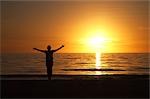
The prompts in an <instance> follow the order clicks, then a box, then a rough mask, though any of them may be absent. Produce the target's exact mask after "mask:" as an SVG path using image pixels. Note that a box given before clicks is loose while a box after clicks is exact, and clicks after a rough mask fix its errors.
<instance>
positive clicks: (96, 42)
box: [88, 37, 107, 48]
mask: <svg viewBox="0 0 150 99" xmlns="http://www.w3.org/2000/svg"><path fill="white" fill-rule="evenodd" d="M106 41H107V39H106V38H104V37H92V38H89V42H88V43H89V44H90V45H92V46H93V47H95V48H101V47H102V46H104V44H105V43H106Z"/></svg>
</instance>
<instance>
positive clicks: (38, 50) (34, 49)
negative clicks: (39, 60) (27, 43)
mask: <svg viewBox="0 0 150 99" xmlns="http://www.w3.org/2000/svg"><path fill="white" fill-rule="evenodd" d="M33 49H34V50H37V51H40V52H45V50H40V49H37V48H33Z"/></svg>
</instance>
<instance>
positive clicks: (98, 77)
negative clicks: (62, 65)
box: [0, 74, 150, 80]
mask: <svg viewBox="0 0 150 99" xmlns="http://www.w3.org/2000/svg"><path fill="white" fill-rule="evenodd" d="M149 77H150V76H149V75H122V74H115V75H53V76H52V80H149ZM0 79H1V80H47V75H25V74H24V75H16V74H15V75H0Z"/></svg>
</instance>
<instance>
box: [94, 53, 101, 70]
mask: <svg viewBox="0 0 150 99" xmlns="http://www.w3.org/2000/svg"><path fill="white" fill-rule="evenodd" d="M95 66H96V68H97V69H98V68H100V67H101V53H100V51H99V52H96V64H95Z"/></svg>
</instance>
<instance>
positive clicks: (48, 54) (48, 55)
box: [45, 51, 53, 62]
mask: <svg viewBox="0 0 150 99" xmlns="http://www.w3.org/2000/svg"><path fill="white" fill-rule="evenodd" d="M45 54H46V62H50V61H51V62H52V61H53V51H46V52H45Z"/></svg>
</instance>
